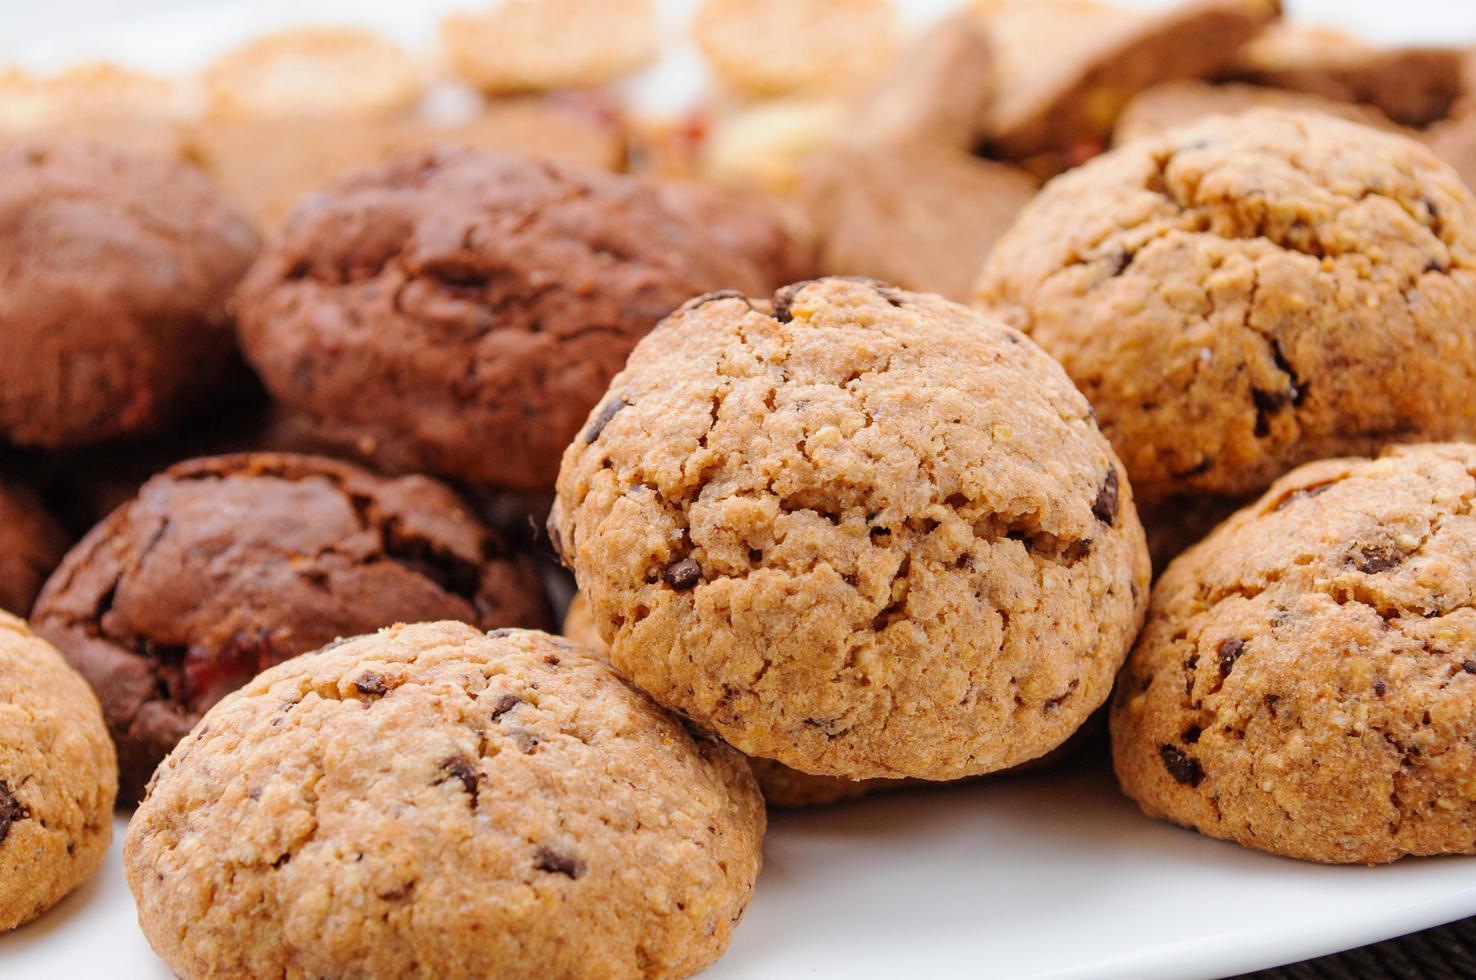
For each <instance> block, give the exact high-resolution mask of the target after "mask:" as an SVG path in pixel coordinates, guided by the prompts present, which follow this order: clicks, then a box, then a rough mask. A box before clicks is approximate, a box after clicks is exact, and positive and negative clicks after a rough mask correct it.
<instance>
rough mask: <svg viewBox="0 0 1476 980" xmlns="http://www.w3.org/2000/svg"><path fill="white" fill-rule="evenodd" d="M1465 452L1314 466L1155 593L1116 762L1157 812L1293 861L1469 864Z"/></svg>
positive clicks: (1174, 569)
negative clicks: (1415, 858) (1455, 859)
mask: <svg viewBox="0 0 1476 980" xmlns="http://www.w3.org/2000/svg"><path fill="white" fill-rule="evenodd" d="M1473 595H1476V447H1473V446H1470V445H1462V444H1449V445H1424V446H1411V447H1407V448H1400V449H1393V450H1390V451H1389V452H1388V453H1386V454H1385V455H1384V456H1382V457H1381V458H1379V459H1373V460H1369V459H1338V460H1326V461H1322V462H1317V463H1311V464H1309V465H1307V466H1304V467H1302V468H1300V469H1298V470H1295V471H1294V472H1292V473H1290V474H1288V475H1287V476H1286V477H1284V478H1283V479H1281V480H1279V481H1277V482H1276V484H1274V485H1273V486H1272V487H1271V489H1270V490H1269V491H1267V493H1266V494H1265V496H1263V497H1261V499H1260V500H1258V501H1257V502H1256V503H1254V504H1252V505H1251V506H1249V507H1247V508H1245V509H1244V510H1242V511H1240V512H1238V513H1237V514H1236V515H1235V516H1234V517H1232V518H1231V519H1230V520H1229V521H1227V522H1226V523H1225V524H1223V525H1221V526H1220V528H1219V529H1218V530H1216V531H1215V532H1214V533H1213V534H1211V535H1210V536H1209V538H1207V539H1206V540H1205V541H1204V542H1203V543H1202V544H1200V545H1198V546H1197V547H1195V548H1192V549H1190V550H1189V551H1187V552H1185V553H1184V554H1183V555H1182V556H1181V557H1180V558H1179V559H1178V560H1177V561H1175V562H1174V563H1173V564H1172V565H1171V566H1170V567H1169V569H1168V571H1167V572H1166V573H1165V574H1164V575H1163V577H1162V578H1160V579H1159V581H1158V584H1157V586H1155V588H1154V590H1153V603H1152V607H1151V609H1150V611H1149V614H1148V623H1147V625H1146V626H1145V627H1144V630H1143V633H1142V636H1141V637H1140V638H1139V640H1138V644H1137V647H1136V648H1135V649H1134V650H1133V654H1132V657H1131V658H1130V659H1129V661H1128V664H1127V666H1126V667H1125V668H1124V670H1123V673H1122V677H1121V679H1120V680H1119V681H1118V685H1117V695H1116V697H1115V698H1114V703H1113V710H1112V740H1113V757H1114V760H1115V762H1116V766H1117V773H1118V777H1119V779H1120V780H1121V782H1122V786H1123V789H1124V791H1125V792H1126V793H1127V794H1128V795H1129V796H1131V797H1133V798H1134V799H1135V800H1137V801H1138V803H1139V804H1140V805H1141V806H1142V807H1143V810H1144V811H1145V812H1146V813H1148V814H1150V815H1152V816H1157V817H1163V818H1166V819H1169V820H1172V821H1174V822H1175V823H1179V824H1183V825H1185V826H1188V827H1193V828H1195V829H1197V830H1199V831H1201V832H1202V833H1205V834H1209V835H1211V836H1213V837H1221V838H1225V839H1227V840H1233V841H1236V842H1237V843H1240V844H1244V845H1245V846H1247V847H1255V848H1259V849H1262V850H1267V851H1271V852H1273V853H1276V854H1284V855H1288V856H1290V857H1297V858H1305V859H1308V860H1313V861H1326V862H1332V863H1360V864H1378V863H1382V862H1385V861H1393V860H1395V859H1396V858H1399V857H1402V856H1404V855H1406V854H1448V853H1460V854H1469V853H1473V852H1476V744H1473V742H1472V740H1471V732H1472V731H1473V730H1476V615H1473V609H1472V596H1473Z"/></svg>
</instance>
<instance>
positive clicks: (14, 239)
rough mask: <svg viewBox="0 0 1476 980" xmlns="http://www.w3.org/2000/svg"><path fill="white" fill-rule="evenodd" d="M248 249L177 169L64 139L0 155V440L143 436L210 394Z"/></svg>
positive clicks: (216, 200)
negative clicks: (228, 310)
mask: <svg viewBox="0 0 1476 980" xmlns="http://www.w3.org/2000/svg"><path fill="white" fill-rule="evenodd" d="M256 248H257V240H256V235H255V233H254V232H253V231H252V230H251V227H250V225H249V224H248V223H247V222H246V220H245V219H244V218H242V217H241V216H239V215H238V214H236V213H235V212H234V211H233V210H231V209H230V207H228V206H227V205H226V203H225V202H224V200H223V199H222V198H221V197H220V195H219V194H217V193H216V191H215V190H214V188H212V187H211V186H210V185H209V184H208V183H207V182H206V181H205V179H204V178H202V177H201V176H200V175H199V173H198V172H196V171H195V170H193V169H191V168H189V167H187V166H185V165H183V164H180V163H176V162H172V161H168V160H165V159H164V158H162V157H158V158H155V157H150V156H145V155H134V154H131V153H128V152H125V151H123V150H119V149H111V148H107V147H103V146H101V145H98V144H92V143H85V142H72V141H65V140H40V139H38V140H32V141H21V142H18V143H14V144H8V145H7V146H6V147H5V148H4V149H3V150H0V283H3V284H4V285H3V286H0V441H9V442H13V443H17V444H20V445H28V446H42V447H48V448H54V447H61V446H76V445H87V444H91V443H95V442H98V441H100V440H103V439H108V438H111V437H115V436H120V435H131V434H136V433H141V432H147V431H151V430H154V429H157V428H159V427H160V426H161V425H163V424H164V423H166V422H168V421H170V420H171V419H173V418H175V417H177V416H178V415H179V414H180V413H181V412H182V411H183V410H184V409H185V408H186V407H187V406H188V404H189V403H190V402H191V401H192V400H193V399H195V398H196V397H197V396H199V395H201V394H202V393H203V392H205V391H209V390H212V389H214V388H216V387H217V384H218V382H219V380H220V379H221V377H222V374H223V371H224V370H225V368H226V366H227V365H228V364H229V363H230V362H231V360H232V357H233V352H234V343H233V341H232V339H231V326H230V321H229V318H228V317H227V315H226V309H225V304H226V300H227V298H228V297H229V295H230V293H231V290H232V289H233V288H234V287H235V285H236V282H237V280H238V279H239V278H240V277H241V275H242V274H243V273H244V272H245V270H246V268H247V266H248V265H249V264H250V262H251V259H252V256H253V255H254V254H255V252H256Z"/></svg>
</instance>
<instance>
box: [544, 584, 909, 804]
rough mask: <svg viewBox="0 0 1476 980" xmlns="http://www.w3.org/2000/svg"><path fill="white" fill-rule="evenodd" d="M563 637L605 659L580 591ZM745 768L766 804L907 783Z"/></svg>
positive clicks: (779, 766)
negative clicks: (751, 773)
mask: <svg viewBox="0 0 1476 980" xmlns="http://www.w3.org/2000/svg"><path fill="white" fill-rule="evenodd" d="M563 633H564V636H565V637H567V638H568V639H570V640H572V641H573V642H575V643H578V644H581V645H582V646H585V647H588V648H589V649H590V650H592V651H594V652H595V653H598V654H600V655H601V656H603V657H606V658H608V657H609V655H610V648H609V646H608V645H607V644H606V643H605V640H604V637H602V636H600V630H599V627H598V626H596V625H595V621H594V615H593V614H592V613H591V612H590V609H589V603H588V601H586V600H585V598H584V596H583V595H582V594H581V593H577V592H576V593H575V594H574V599H573V601H572V602H570V603H569V611H568V613H566V614H565V616H564V629H563ZM748 765H749V768H750V769H752V770H753V777H754V779H756V780H758V786H759V790H760V791H761V792H762V793H763V794H764V802H765V803H767V804H768V805H769V806H779V807H806V806H825V805H827V804H830V803H839V802H840V801H841V800H850V799H855V798H856V797H858V796H865V795H866V794H867V793H869V792H871V791H872V790H874V789H891V788H895V787H897V786H900V785H904V784H905V783H907V780H900V779H844V778H842V777H840V776H815V775H811V774H810V773H807V772H800V771H799V770H797V769H791V768H789V767H788V766H786V765H785V764H784V763H782V762H775V761H774V760H772V759H749V760H748Z"/></svg>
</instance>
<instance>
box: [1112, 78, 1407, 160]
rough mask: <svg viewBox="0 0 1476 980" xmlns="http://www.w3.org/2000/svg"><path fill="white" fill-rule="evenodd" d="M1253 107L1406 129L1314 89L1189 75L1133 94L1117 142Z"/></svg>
mask: <svg viewBox="0 0 1476 980" xmlns="http://www.w3.org/2000/svg"><path fill="white" fill-rule="evenodd" d="M1251 109H1281V110H1284V111H1287V112H1321V113H1325V114H1327V115H1329V116H1337V117H1338V118H1340V119H1346V120H1348V121H1349V122H1356V123H1362V124H1363V125H1365V126H1375V127H1378V128H1380V129H1389V130H1400V129H1401V128H1402V127H1400V126H1398V125H1396V124H1394V123H1393V122H1390V121H1389V117H1388V116H1386V115H1384V114H1383V113H1382V112H1380V111H1379V110H1378V109H1375V108H1374V107H1373V106H1371V105H1359V104H1357V103H1353V102H1339V101H1337V100H1335V99H1325V98H1323V97H1322V96H1320V95H1313V94H1311V93H1309V92H1289V91H1287V90H1285V89H1279V88H1269V87H1267V86H1265V85H1247V84H1244V83H1236V82H1227V83H1225V84H1222V85H1211V84H1209V83H1207V82H1200V81H1187V80H1186V81H1177V82H1164V83H1163V84H1162V85H1155V86H1153V87H1152V88H1150V89H1148V90H1146V91H1144V92H1141V93H1139V94H1138V95H1136V96H1134V97H1133V100H1132V101H1131V102H1129V103H1128V104H1127V105H1126V106H1125V107H1123V110H1122V113H1121V114H1120V115H1119V116H1118V117H1117V125H1116V126H1115V127H1113V130H1112V142H1113V144H1114V145H1117V146H1120V145H1122V144H1123V143H1131V142H1132V141H1133V140H1136V139H1142V138H1143V137H1145V136H1154V135H1156V134H1158V133H1161V132H1163V131H1164V130H1166V129H1174V128H1176V127H1178V126H1184V125H1187V124H1188V123H1192V122H1196V121H1198V120H1200V119H1203V118H1204V117H1205V116H1233V115H1238V114H1240V113H1242V112H1246V111H1249V110H1251Z"/></svg>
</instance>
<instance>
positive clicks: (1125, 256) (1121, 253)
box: [1108, 248, 1138, 276]
mask: <svg viewBox="0 0 1476 980" xmlns="http://www.w3.org/2000/svg"><path fill="white" fill-rule="evenodd" d="M1137 256H1138V253H1137V252H1129V251H1128V250H1127V249H1125V248H1123V249H1118V250H1117V253H1116V254H1114V255H1112V256H1110V258H1111V261H1112V271H1111V272H1109V273H1108V275H1109V276H1120V275H1122V274H1123V273H1124V272H1126V271H1127V267H1128V266H1130V265H1132V264H1133V259H1135V258H1137Z"/></svg>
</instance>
